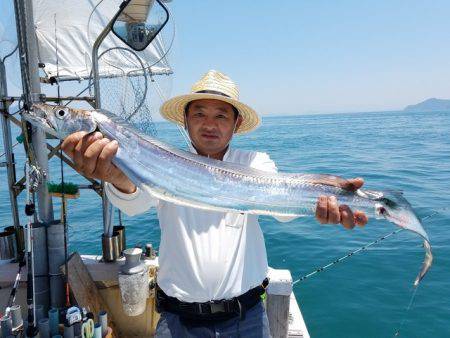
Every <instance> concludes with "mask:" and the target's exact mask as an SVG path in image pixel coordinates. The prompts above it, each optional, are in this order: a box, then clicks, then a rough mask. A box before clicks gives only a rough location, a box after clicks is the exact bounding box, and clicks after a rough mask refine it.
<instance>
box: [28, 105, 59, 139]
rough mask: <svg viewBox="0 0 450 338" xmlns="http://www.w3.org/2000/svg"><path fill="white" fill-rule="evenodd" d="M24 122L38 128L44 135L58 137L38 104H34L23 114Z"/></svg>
mask: <svg viewBox="0 0 450 338" xmlns="http://www.w3.org/2000/svg"><path fill="white" fill-rule="evenodd" d="M22 116H23V118H24V119H25V121H27V122H30V123H31V124H32V125H34V126H36V127H40V128H42V129H44V130H45V132H46V133H48V134H50V135H53V136H55V137H58V134H57V132H56V129H55V126H54V125H53V123H52V121H51V119H50V118H49V114H48V113H47V111H46V110H45V109H44V108H42V107H40V105H39V104H34V105H33V106H32V108H31V109H30V110H29V111H27V112H25V113H23V115H22Z"/></svg>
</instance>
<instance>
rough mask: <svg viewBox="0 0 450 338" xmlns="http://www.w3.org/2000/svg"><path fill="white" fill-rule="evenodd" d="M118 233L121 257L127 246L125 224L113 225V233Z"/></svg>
mask: <svg viewBox="0 0 450 338" xmlns="http://www.w3.org/2000/svg"><path fill="white" fill-rule="evenodd" d="M114 233H117V235H118V236H119V238H118V240H119V254H120V257H123V250H125V249H126V248H127V240H126V237H125V227H124V226H123V225H115V226H114V227H113V234H114Z"/></svg>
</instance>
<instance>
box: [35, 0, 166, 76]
mask: <svg viewBox="0 0 450 338" xmlns="http://www.w3.org/2000/svg"><path fill="white" fill-rule="evenodd" d="M121 2H122V0H58V1H55V0H33V16H34V22H35V26H36V37H37V43H38V55H39V61H40V62H41V63H43V64H45V68H44V71H45V73H46V76H47V77H57V78H59V79H60V80H61V81H67V80H83V79H87V78H89V77H90V73H91V64H92V46H93V45H94V42H95V40H96V38H97V36H98V35H99V34H100V32H101V31H102V30H103V29H104V27H105V26H106V25H107V24H108V22H109V21H110V20H111V19H112V18H113V16H114V15H115V14H116V12H117V10H118V9H119V5H120V3H121ZM117 47H120V48H127V49H129V48H128V47H127V46H126V45H125V44H124V43H123V42H122V41H120V39H119V38H117V37H116V36H115V35H114V34H113V33H112V32H111V33H109V34H108V36H107V37H106V38H105V40H104V41H103V43H102V45H101V46H100V50H99V55H101V54H102V53H103V52H104V51H106V50H111V49H114V48H117ZM165 53H166V47H165V45H164V42H163V40H162V38H161V34H159V35H158V36H157V37H156V38H155V40H153V42H152V43H151V44H150V45H149V46H148V47H147V48H146V49H145V50H144V51H142V52H131V53H130V52H125V53H124V52H108V53H107V54H105V56H104V57H102V58H101V59H100V74H99V75H100V77H114V76H122V75H123V74H126V73H129V72H136V71H138V72H139V71H142V65H141V63H140V62H136V57H135V55H138V56H139V58H140V61H141V62H142V63H143V65H144V67H145V68H150V69H147V71H151V72H152V74H170V73H172V70H171V68H170V65H169V64H168V61H167V59H166V58H165V57H164V55H165ZM57 61H58V62H57ZM57 63H58V66H57Z"/></svg>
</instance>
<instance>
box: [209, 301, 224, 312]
mask: <svg viewBox="0 0 450 338" xmlns="http://www.w3.org/2000/svg"><path fill="white" fill-rule="evenodd" d="M209 306H210V309H211V313H212V314H213V313H218V312H225V303H224V302H223V301H210V302H209Z"/></svg>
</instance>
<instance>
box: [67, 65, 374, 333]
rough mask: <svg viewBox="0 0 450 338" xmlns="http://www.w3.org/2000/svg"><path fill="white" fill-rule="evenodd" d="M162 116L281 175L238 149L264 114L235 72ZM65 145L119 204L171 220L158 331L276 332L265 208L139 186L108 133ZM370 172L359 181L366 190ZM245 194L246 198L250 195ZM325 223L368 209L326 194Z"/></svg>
mask: <svg viewBox="0 0 450 338" xmlns="http://www.w3.org/2000/svg"><path fill="white" fill-rule="evenodd" d="M161 115H162V116H163V117H165V118H166V119H167V120H169V121H171V122H175V123H178V124H182V125H184V127H185V128H186V130H187V132H188V134H189V137H190V140H191V145H192V151H193V152H196V153H197V154H199V155H201V156H207V157H212V158H215V159H217V160H222V161H227V162H234V163H239V164H241V165H245V166H249V167H252V168H256V169H259V170H263V171H268V172H276V171H277V168H276V166H275V164H274V162H273V161H272V160H271V159H270V158H269V156H268V155H267V154H264V153H259V152H252V151H241V150H237V149H231V148H230V147H229V142H230V140H231V138H232V137H233V134H235V133H236V134H242V133H247V132H250V131H251V130H253V129H255V128H256V127H257V126H258V124H259V121H260V120H259V117H258V115H257V114H256V112H255V111H254V110H253V109H251V108H250V107H249V106H247V105H245V104H244V103H242V102H240V101H239V98H238V88H237V86H236V85H235V84H234V82H233V81H231V79H230V78H229V77H227V76H226V75H224V74H222V73H220V72H217V71H209V72H208V73H207V74H206V75H205V76H203V77H202V78H201V79H200V81H198V82H197V83H196V84H194V86H193V87H192V92H191V93H190V94H187V95H181V96H177V97H174V98H172V99H170V100H168V101H166V102H165V103H164V104H163V105H162V107H161ZM62 148H63V150H64V151H65V152H67V153H68V154H69V155H70V156H71V157H72V158H73V160H74V163H75V165H76V167H77V170H78V171H80V172H81V173H83V174H84V175H86V176H89V177H95V178H98V179H102V180H104V181H106V182H109V183H107V184H106V188H105V189H106V192H107V195H108V197H109V199H110V200H111V202H112V203H113V204H114V205H116V206H117V207H119V208H120V209H121V210H123V211H124V212H125V213H127V214H129V215H135V214H138V213H142V212H144V211H146V210H147V209H149V208H150V207H151V206H154V207H156V209H157V212H158V218H159V222H160V227H161V244H160V248H159V253H160V255H159V263H160V269H159V272H158V278H157V279H158V280H157V281H158V287H159V289H158V297H157V298H158V306H159V309H160V311H161V319H160V321H159V323H158V327H157V332H156V336H157V337H210V336H214V337H215V336H216V335H220V336H221V337H237V336H240V337H269V336H270V334H269V329H268V322H267V316H266V314H265V311H264V308H263V306H262V304H261V299H260V296H261V295H262V294H263V293H264V288H265V287H266V286H267V280H265V277H266V274H267V257H266V250H265V246H264V239H263V235H262V232H261V229H260V227H259V224H258V217H257V216H256V215H247V214H239V213H223V212H216V211H208V210H200V209H194V208H189V207H185V206H180V205H175V204H173V203H169V202H166V201H162V200H157V199H155V198H154V197H152V196H150V195H148V194H146V193H144V192H143V191H141V190H140V189H139V188H137V187H136V186H135V185H134V184H133V183H132V182H131V181H130V180H129V179H128V178H127V177H126V176H125V175H124V174H123V172H121V171H120V170H119V169H118V168H116V167H115V166H114V165H113V164H112V163H111V159H112V157H113V156H114V154H115V153H116V151H117V149H118V145H117V142H115V141H110V140H107V139H105V138H103V137H102V135H101V134H100V133H94V134H92V135H85V134H83V133H75V134H72V135H71V136H69V137H68V138H67V139H66V140H65V141H64V143H63V145H62ZM362 184H363V181H362V180H361V179H354V180H350V184H349V186H348V187H345V188H348V189H358V188H359V187H361V186H362ZM243 197H245V196H243ZM316 218H317V219H318V221H319V222H320V223H341V224H343V225H344V227H346V228H353V227H354V226H355V224H357V225H364V224H365V223H366V222H367V217H366V216H365V214H364V213H362V212H359V211H355V212H354V213H352V211H351V210H350V209H349V208H348V207H347V206H344V205H341V206H339V205H338V204H337V201H336V198H335V197H326V196H323V197H320V198H319V200H318V202H317V211H316ZM278 219H279V220H282V221H286V220H288V219H287V218H281V217H279V218H278Z"/></svg>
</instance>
